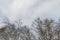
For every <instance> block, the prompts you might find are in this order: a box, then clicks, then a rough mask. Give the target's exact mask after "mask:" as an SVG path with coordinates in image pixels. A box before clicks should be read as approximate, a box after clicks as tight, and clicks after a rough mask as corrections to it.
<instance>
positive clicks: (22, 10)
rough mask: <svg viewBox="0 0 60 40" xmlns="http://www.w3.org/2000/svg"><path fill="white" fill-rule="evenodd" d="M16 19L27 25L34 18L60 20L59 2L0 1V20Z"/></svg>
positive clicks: (57, 0) (36, 0)
mask: <svg viewBox="0 0 60 40" xmlns="http://www.w3.org/2000/svg"><path fill="white" fill-rule="evenodd" d="M4 17H8V18H9V19H10V20H11V21H13V20H16V19H18V18H20V19H22V20H23V22H24V24H26V25H29V24H31V22H32V21H33V19H35V18H36V17H40V18H46V17H47V18H53V19H58V18H60V0H0V19H2V18H4Z"/></svg>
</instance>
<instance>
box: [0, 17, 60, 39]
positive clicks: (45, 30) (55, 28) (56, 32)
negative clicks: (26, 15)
mask: <svg viewBox="0 0 60 40" xmlns="http://www.w3.org/2000/svg"><path fill="white" fill-rule="evenodd" d="M15 23H16V24H15ZM15 23H11V22H9V20H7V21H4V24H6V25H4V27H2V28H0V40H60V21H58V22H56V21H54V20H52V19H47V18H46V19H44V20H40V18H37V19H35V20H34V22H32V26H24V25H22V22H21V21H20V20H18V21H15ZM16 25H18V27H17V28H16Z"/></svg>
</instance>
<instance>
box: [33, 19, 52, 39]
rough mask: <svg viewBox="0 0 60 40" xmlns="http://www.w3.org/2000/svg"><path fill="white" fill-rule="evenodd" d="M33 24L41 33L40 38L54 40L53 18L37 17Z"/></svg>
mask: <svg viewBox="0 0 60 40" xmlns="http://www.w3.org/2000/svg"><path fill="white" fill-rule="evenodd" d="M33 25H34V26H35V27H36V28H37V30H38V34H39V40H52V38H53V31H52V27H53V20H48V19H45V20H40V18H37V19H36V20H35V21H34V22H33Z"/></svg>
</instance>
